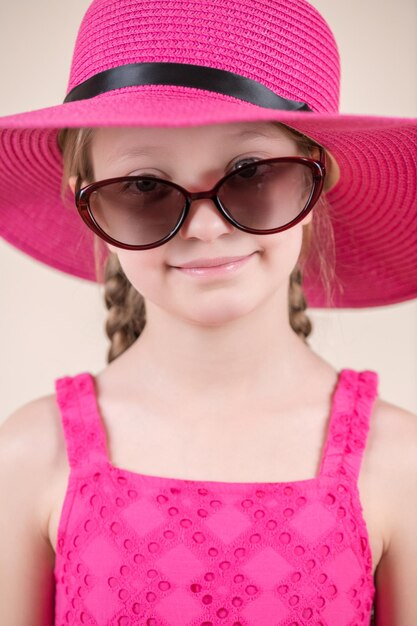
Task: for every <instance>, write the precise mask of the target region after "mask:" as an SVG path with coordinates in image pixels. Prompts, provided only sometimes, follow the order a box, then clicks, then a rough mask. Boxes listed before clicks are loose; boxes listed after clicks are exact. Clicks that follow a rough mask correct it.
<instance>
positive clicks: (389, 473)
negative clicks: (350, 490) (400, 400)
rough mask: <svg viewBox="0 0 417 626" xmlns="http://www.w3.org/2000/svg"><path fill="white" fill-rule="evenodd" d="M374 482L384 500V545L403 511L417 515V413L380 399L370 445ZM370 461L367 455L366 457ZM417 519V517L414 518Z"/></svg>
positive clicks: (376, 407)
mask: <svg viewBox="0 0 417 626" xmlns="http://www.w3.org/2000/svg"><path fill="white" fill-rule="evenodd" d="M367 456H368V463H369V464H372V468H373V471H372V474H373V480H372V482H373V485H374V486H375V487H376V488H377V489H378V491H379V493H380V494H381V499H382V500H383V502H384V514H385V522H386V523H385V525H384V526H385V532H386V536H385V537H384V544H385V545H388V544H389V542H390V540H391V538H392V535H393V534H395V533H396V532H397V528H398V523H399V515H398V512H399V510H401V511H403V512H404V514H405V515H407V511H408V512H409V514H410V516H412V515H413V514H415V507H414V513H413V512H412V509H411V507H410V506H408V507H407V502H411V501H415V500H416V495H415V494H416V490H417V415H415V414H414V413H411V412H410V411H407V410H405V409H402V408H400V407H398V406H395V405H393V404H391V403H389V402H386V401H384V400H381V399H378V400H377V402H376V404H375V408H374V411H373V415H372V418H371V423H370V430H369V436H368V445H367ZM365 461H366V458H365ZM414 521H415V522H416V521H417V520H414Z"/></svg>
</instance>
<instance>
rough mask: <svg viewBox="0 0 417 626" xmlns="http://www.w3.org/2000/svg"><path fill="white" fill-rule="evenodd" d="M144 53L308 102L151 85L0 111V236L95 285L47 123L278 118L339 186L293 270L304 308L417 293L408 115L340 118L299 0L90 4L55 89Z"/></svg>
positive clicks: (415, 128)
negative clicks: (336, 171)
mask: <svg viewBox="0 0 417 626" xmlns="http://www.w3.org/2000/svg"><path fill="white" fill-rule="evenodd" d="M51 52H52V50H51ZM153 62H157V63H160V62H163V63H186V64H191V65H197V66H204V67H212V68H215V69H219V70H224V71H229V72H232V73H234V74H238V75H239V76H243V77H245V78H248V79H252V80H255V81H257V82H259V83H260V84H261V85H263V86H264V87H267V88H268V89H270V90H272V91H273V92H274V93H276V94H278V95H280V96H282V97H284V98H290V99H293V100H297V101H301V102H305V103H307V104H308V105H309V106H310V108H311V109H312V110H313V111H314V112H313V113H305V112H288V111H281V110H278V109H269V108H265V107H263V106H258V105H255V104H252V103H250V102H247V101H246V100H241V99H240V98H239V99H238V98H235V97H232V96H229V95H226V94H222V93H220V92H217V91H216V92H211V91H206V90H204V89H197V88H192V87H184V86H175V85H155V84H151V85H141V86H137V85H136V86H132V87H123V88H119V89H115V90H111V91H107V92H105V93H101V94H100V95H98V96H96V97H92V98H87V99H85V100H77V101H74V102H66V103H63V104H54V105H52V106H49V107H45V108H43V109H38V110H34V111H26V112H23V113H17V114H15V115H8V116H5V117H0V236H1V237H3V238H4V239H5V240H6V241H8V242H9V243H10V244H11V245H13V246H15V247H16V248H18V249H19V250H21V251H23V252H24V253H26V254H28V255H30V256H31V257H33V258H34V259H37V260H38V261H40V262H42V263H45V264H47V265H49V266H50V267H53V268H55V269H57V270H60V271H62V272H65V273H68V274H70V275H73V276H78V277H80V278H82V279H85V280H89V281H93V282H96V281H98V282H100V283H102V282H103V281H104V277H103V271H102V270H103V267H102V266H103V264H104V261H105V259H106V257H107V256H108V253H109V251H108V249H107V247H106V246H105V245H104V243H103V241H100V242H98V243H99V251H100V255H99V256H100V261H99V263H98V265H99V268H98V269H99V271H98V272H97V274H96V263H95V256H94V243H95V241H96V242H97V240H95V239H94V236H93V232H92V231H91V230H89V229H88V227H87V226H86V224H85V223H84V222H83V221H82V219H81V217H80V215H79V214H78V212H77V210H76V208H75V202H74V196H73V194H72V193H71V192H70V190H69V188H68V189H67V195H66V197H65V199H64V201H63V200H62V198H61V196H60V189H61V182H62V175H63V160H62V154H61V152H60V150H59V147H58V144H57V135H58V130H59V129H60V128H70V127H71V128H72V127H97V126H98V127H100V126H105V127H119V126H122V127H126V126H128V127H129V126H147V127H153V126H156V127H166V126H179V127H181V126H185V127H188V126H195V125H206V124H221V123H228V122H229V123H230V122H255V121H280V122H283V123H286V124H287V125H289V126H291V127H293V128H295V129H297V130H299V131H300V132H302V133H304V134H306V135H308V136H309V137H311V138H313V139H315V140H316V141H318V142H319V143H321V144H322V145H324V146H325V147H326V148H327V149H328V150H329V151H330V152H331V153H332V154H333V156H334V158H335V159H336V161H337V162H338V164H339V167H340V180H339V182H338V183H337V185H336V186H335V187H334V188H333V189H332V190H331V191H330V192H329V193H328V194H326V197H327V202H328V211H327V213H328V217H329V219H330V222H331V226H332V229H333V232H334V250H333V239H332V237H331V236H330V235H329V234H328V233H327V232H325V233H323V232H322V229H321V228H320V227H319V229H318V232H317V233H316V236H315V237H314V238H313V240H312V242H313V246H312V248H311V255H310V258H308V259H307V261H306V266H305V268H303V287H304V290H305V293H306V296H307V302H308V304H309V306H310V307H324V308H329V307H332V308H333V307H343V308H346V307H348V308H359V307H373V306H385V305H388V304H394V303H397V302H404V301H406V300H410V299H413V298H416V297H417V220H416V219H415V216H416V198H417V158H416V145H417V120H416V119H407V118H387V117H376V116H365V115H346V114H343V115H339V113H338V108H339V85H340V67H339V54H338V50H337V46H336V42H335V40H334V37H333V34H332V32H331V30H330V28H329V25H328V24H327V23H326V21H325V20H324V18H323V17H322V16H321V15H320V14H319V13H318V12H317V10H316V9H315V8H314V7H313V6H311V5H310V4H309V3H308V2H306V1H305V0H240V1H239V2H236V0H215V1H214V0H211V1H207V0H117V2H115V1H114V0H93V2H91V4H90V6H89V7H88V9H87V11H86V13H85V15H84V18H83V20H82V22H81V24H80V28H79V31H78V35H77V40H76V44H75V46H74V50H73V57H72V63H71V70H70V75H69V79H68V85H67V94H68V92H69V91H70V90H71V89H73V88H74V87H76V86H79V85H80V84H82V83H83V82H84V81H86V80H89V79H90V78H92V77H93V76H96V75H97V74H99V73H100V72H103V71H106V70H109V69H111V68H115V67H119V66H121V65H127V64H130V63H153ZM410 78H411V79H412V80H414V76H412V77H410ZM47 79H48V78H47V77H46V78H45V80H47ZM406 79H407V77H406ZM40 88H41V86H40ZM390 88H391V85H387V89H390ZM219 89H220V85H219ZM220 91H221V89H220ZM242 97H243V94H242ZM398 97H399V98H400V97H401V94H399V95H398ZM220 152H221V151H220ZM219 159H220V156H219ZM23 181H24V184H23ZM177 182H178V181H177ZM316 213H317V211H316ZM51 216H52V217H51ZM314 242H316V244H315V245H314ZM318 252H320V253H321V254H318ZM322 256H324V257H325V258H326V259H328V261H329V265H330V266H331V267H332V266H333V260H334V273H335V278H334V280H331V281H330V282H331V284H330V289H329V292H330V293H327V290H326V289H325V285H326V280H325V276H323V267H322Z"/></svg>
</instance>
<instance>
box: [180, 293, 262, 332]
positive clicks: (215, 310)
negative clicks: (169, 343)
mask: <svg viewBox="0 0 417 626" xmlns="http://www.w3.org/2000/svg"><path fill="white" fill-rule="evenodd" d="M213 300H214V298H213ZM220 300H221V299H220V298H219V299H218V300H217V302H216V303H215V302H213V305H212V306H210V307H205V308H203V309H201V310H199V311H197V310H193V311H191V312H190V311H187V313H188V314H187V316H186V317H185V319H186V320H187V321H188V322H191V323H192V324H194V325H196V326H201V327H221V326H225V325H226V324H230V323H231V322H235V321H237V320H239V319H240V318H243V317H244V316H245V315H247V314H248V313H250V312H251V311H253V310H254V309H255V308H256V305H252V306H244V303H243V302H239V303H225V302H221V301H220ZM190 313H191V315H190Z"/></svg>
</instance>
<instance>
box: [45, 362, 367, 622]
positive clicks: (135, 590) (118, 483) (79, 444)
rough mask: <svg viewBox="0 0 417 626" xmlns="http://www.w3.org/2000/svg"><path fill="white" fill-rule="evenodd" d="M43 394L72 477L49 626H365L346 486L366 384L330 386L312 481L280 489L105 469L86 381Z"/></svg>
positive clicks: (358, 537)
mask: <svg viewBox="0 0 417 626" xmlns="http://www.w3.org/2000/svg"><path fill="white" fill-rule="evenodd" d="M55 385H56V393H57V403H58V406H59V408H60V414H61V418H62V425H63V430H64V435H65V440H66V445H67V451H68V459H69V464H70V470H71V471H70V476H69V481H68V485H67V491H66V495H65V500H64V504H63V508H62V512H61V517H60V522H59V529H58V537H57V555H56V562H55V572H54V573H55V582H56V590H55V626H67V625H68V624H73V625H75V624H76V625H77V626H79V625H80V624H81V625H84V624H88V625H89V626H93V625H94V626H131V625H133V624H140V625H141V626H215V625H216V626H217V625H223V626H304V625H305V626H365V625H367V626H368V625H369V622H370V617H371V611H372V602H373V598H374V593H375V588H374V581H373V576H372V556H371V551H370V546H369V537H368V532H367V528H366V525H365V520H364V518H363V515H362V506H361V501H360V496H359V492H358V487H357V479H358V474H359V470H360V465H361V460H362V456H363V451H364V448H365V445H366V439H367V434H368V430H369V420H370V416H371V413H372V408H373V405H374V402H375V399H376V395H377V385H378V377H377V374H376V373H374V372H369V371H364V372H356V371H354V370H350V369H344V370H342V371H341V372H340V373H339V378H338V382H337V385H336V388H335V390H334V394H333V398H332V409H331V413H330V417H329V422H328V428H327V436H326V441H325V445H324V450H323V456H322V459H321V465H320V470H319V474H318V476H316V477H315V478H310V479H306V480H299V481H291V482H281V483H272V482H271V483H256V482H253V483H243V482H218V481H208V480H205V481H202V480H185V479H179V478H169V477H162V476H150V475H145V474H138V473H135V472H131V471H128V470H123V469H121V468H119V467H115V466H114V465H113V464H112V463H111V461H110V459H109V455H108V451H107V443H106V431H105V426H104V423H103V419H102V418H101V416H100V413H99V408H98V404H97V396H96V392H95V379H94V377H93V376H92V375H91V374H89V373H87V372H84V373H81V374H78V375H77V376H74V377H70V376H65V377H63V378H60V379H57V380H56V381H55ZM277 463H279V459H277Z"/></svg>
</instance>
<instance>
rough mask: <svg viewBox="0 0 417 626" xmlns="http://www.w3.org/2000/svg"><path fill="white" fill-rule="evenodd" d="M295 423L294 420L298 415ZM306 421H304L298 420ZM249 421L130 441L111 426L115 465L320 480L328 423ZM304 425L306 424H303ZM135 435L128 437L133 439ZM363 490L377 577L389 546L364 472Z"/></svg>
mask: <svg viewBox="0 0 417 626" xmlns="http://www.w3.org/2000/svg"><path fill="white" fill-rule="evenodd" d="M294 419H296V417H294ZM302 419H303V416H300V420H302ZM250 423H252V424H253V416H252V422H250V420H249V416H247V417H243V416H242V418H241V419H240V420H239V421H237V420H235V421H232V420H229V421H228V423H227V427H226V426H225V427H224V428H223V429H221V430H220V429H217V430H216V429H215V428H214V426H213V425H212V427H210V426H209V425H207V422H205V426H204V427H200V428H198V429H197V428H195V426H194V427H191V425H190V426H189V428H186V427H184V424H183V425H182V426H181V428H179V427H178V424H176V425H174V424H173V423H169V424H168V423H165V424H158V427H157V428H155V422H154V423H153V425H152V423H151V422H150V421H149V420H148V421H147V422H146V423H145V422H144V423H143V425H142V427H141V428H140V429H139V430H137V431H136V434H135V435H134V436H132V432H134V431H132V430H131V428H130V424H129V423H128V422H125V423H123V422H120V421H119V422H118V425H115V424H114V425H113V423H112V422H111V423H110V424H109V426H108V450H109V459H110V461H111V463H112V465H113V466H114V467H115V468H123V469H124V470H128V471H129V472H131V473H132V474H138V475H146V476H149V477H151V478H158V477H176V478H179V479H190V480H204V481H221V482H223V481H224V482H247V483H257V482H258V483H266V482H272V483H284V482H288V481H304V480H309V479H311V478H314V477H316V476H318V474H319V469H320V463H321V460H322V456H323V440H324V437H325V433H326V427H327V424H326V422H325V421H323V423H322V424H321V425H320V424H319V423H311V424H309V426H307V427H305V428H304V436H303V437H302V438H301V439H300V437H299V436H298V435H297V434H296V433H297V432H300V431H299V429H298V428H296V427H294V424H292V426H293V427H292V428H291V427H288V428H280V429H278V428H277V427H276V424H274V421H273V419H272V417H271V418H270V419H268V418H267V417H266V418H265V417H264V418H263V421H262V424H259V428H255V429H253V427H250ZM304 424H305V422H304ZM128 433H130V436H127V434H128ZM68 477H69V467H68V464H67V462H66V459H65V457H63V458H62V463H61V469H60V471H59V472H58V473H57V475H56V480H55V482H54V489H53V498H52V502H51V514H50V518H49V525H48V530H49V539H50V542H51V545H52V546H53V548H54V551H56V545H57V536H58V528H59V523H60V519H61V514H62V507H63V504H64V499H65V495H66V489H67V483H68ZM358 488H359V494H360V500H361V504H362V509H363V519H364V521H365V524H366V529H367V532H368V536H369V546H370V550H371V554H372V567H373V572H375V569H376V567H377V565H378V562H379V560H380V558H381V556H382V551H383V541H382V529H381V527H380V520H381V510H382V509H381V508H380V507H379V503H378V502H377V501H376V500H375V496H374V494H373V492H372V490H371V489H370V481H369V479H368V475H367V473H366V472H362V473H361V474H360V476H359V481H358Z"/></svg>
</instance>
